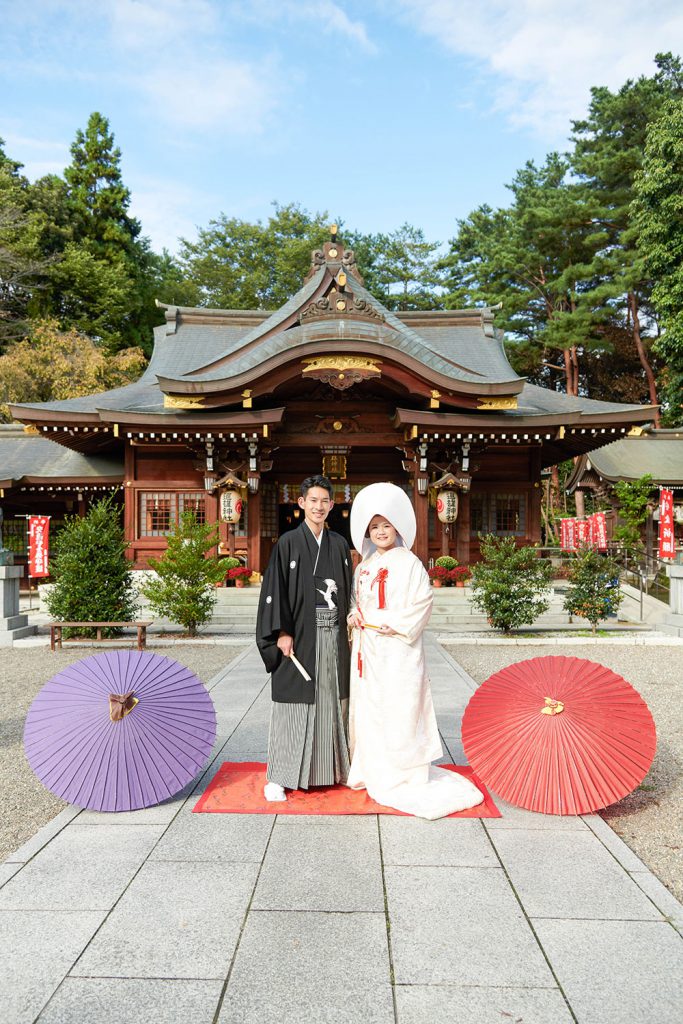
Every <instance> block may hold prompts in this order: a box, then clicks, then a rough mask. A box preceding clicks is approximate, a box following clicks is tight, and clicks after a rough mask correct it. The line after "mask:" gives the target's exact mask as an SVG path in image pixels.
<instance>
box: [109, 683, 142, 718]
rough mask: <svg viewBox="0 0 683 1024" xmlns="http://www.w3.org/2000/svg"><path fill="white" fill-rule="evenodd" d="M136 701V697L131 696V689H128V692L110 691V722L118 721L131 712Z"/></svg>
mask: <svg viewBox="0 0 683 1024" xmlns="http://www.w3.org/2000/svg"><path fill="white" fill-rule="evenodd" d="M138 703H139V701H138V698H137V697H135V696H133V691H132V690H129V691H128V693H110V694H109V717H110V718H111V720H112V722H120V721H121V719H122V718H125V717H126V715H129V714H130V713H131V711H132V710H133V708H134V707H135V705H136V704H138Z"/></svg>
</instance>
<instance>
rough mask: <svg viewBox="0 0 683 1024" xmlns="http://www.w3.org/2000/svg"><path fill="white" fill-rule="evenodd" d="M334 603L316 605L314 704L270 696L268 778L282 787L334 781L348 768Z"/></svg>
mask: <svg viewBox="0 0 683 1024" xmlns="http://www.w3.org/2000/svg"><path fill="white" fill-rule="evenodd" d="M338 621H339V612H338V609H337V608H325V607H318V608H316V644H315V660H316V673H315V674H316V688H315V703H314V704H290V703H287V704H286V703H280V702H276V701H274V702H273V705H272V709H271V716H270V738H269V744H268V771H267V777H268V781H269V782H277V783H279V784H280V785H281V786H284V787H285V788H286V789H308V788H309V786H332V785H334V784H335V783H337V782H346V779H347V776H348V774H349V753H348V742H347V728H348V727H347V723H348V700H340V699H339V680H338V642H337V635H338V634H337V624H338Z"/></svg>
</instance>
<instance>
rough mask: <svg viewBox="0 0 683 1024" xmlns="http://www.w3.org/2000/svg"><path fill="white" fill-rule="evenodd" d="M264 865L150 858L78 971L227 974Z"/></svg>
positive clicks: (79, 973) (96, 973)
mask: <svg viewBox="0 0 683 1024" xmlns="http://www.w3.org/2000/svg"><path fill="white" fill-rule="evenodd" d="M257 871H258V865H256V864H231V865H229V866H226V865H225V864H199V863H196V862H194V863H189V864H188V863H178V862H177V861H174V862H173V863H165V862H163V861H157V862H154V863H147V864H145V865H144V867H143V868H142V869H141V870H140V872H139V873H138V874H137V875H136V877H135V879H134V881H133V882H132V883H131V885H130V886H129V887H128V889H127V890H126V893H125V894H124V896H123V897H122V898H121V900H120V902H119V903H118V905H117V906H116V907H115V909H114V910H113V911H112V913H111V914H110V915H109V917H108V918H107V920H106V922H105V924H104V925H103V927H102V928H101V930H100V931H99V932H98V934H97V935H96V937H95V938H94V940H93V941H92V942H91V943H90V945H89V946H88V948H87V950H86V951H85V953H84V954H83V956H82V957H81V958H80V960H79V961H78V963H77V964H76V965H75V967H74V969H73V971H72V972H71V973H72V975H73V976H74V977H109V978H129V977H137V978H205V979H209V978H225V976H226V974H227V971H228V967H229V965H230V960H231V958H232V955H233V952H234V949H235V945H236V943H237V939H238V936H239V932H240V927H241V925H242V922H243V920H244V914H245V912H246V909H247V906H248V903H249V899H250V897H251V894H252V892H253V888H254V882H255V880H256V874H257Z"/></svg>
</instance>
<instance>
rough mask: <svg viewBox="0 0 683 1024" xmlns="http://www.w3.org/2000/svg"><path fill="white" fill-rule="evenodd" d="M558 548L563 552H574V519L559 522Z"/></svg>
mask: <svg viewBox="0 0 683 1024" xmlns="http://www.w3.org/2000/svg"><path fill="white" fill-rule="evenodd" d="M560 547H561V549H562V550H563V551H576V519H561V520H560Z"/></svg>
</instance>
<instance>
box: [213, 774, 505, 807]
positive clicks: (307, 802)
mask: <svg viewBox="0 0 683 1024" xmlns="http://www.w3.org/2000/svg"><path fill="white" fill-rule="evenodd" d="M439 768H447V769H448V770H449V771H453V772H459V773H460V775H464V776H465V777H466V778H468V779H472V782H474V784H475V785H476V786H477V787H478V788H479V789H480V790H481V791H482V793H484V794H485V798H484V802H483V803H482V804H479V806H478V807H470V808H469V809H468V810H466V811H458V812H457V813H456V814H449V815H448V817H449V818H500V816H501V814H500V811H499V810H498V808H497V807H496V805H495V804H494V802H493V800H492V798H491V796H490V794H489V792H488V790H487V789H486V787H485V786H484V785H483V784H482V783H481V782H480V781H479V779H478V778H477V776H476V775H475V774H474V772H473V771H472V769H471V768H467V767H464V766H461V765H452V764H443V765H439ZM265 782H266V766H265V764H262V763H261V762H259V761H224V762H223V764H222V765H221V766H220V768H219V769H218V771H217V773H216V775H215V776H214V778H213V780H212V781H211V782H210V783H209V786H208V788H207V790H206V792H204V793H203V794H202V796H201V797H200V798H199V800H198V801H197V804H196V806H195V807H194V808H193V810H194V812H195V814H196V813H198V812H203V813H208V814H401V815H403V811H395V810H394V809H393V807H383V806H382V804H376V803H375V801H374V800H371V799H370V797H369V796H368V794H367V793H366V791H365V790H364V789H347V787H346V786H316V787H314V788H313V789H311V790H309V791H308V792H306V791H305V790H302V789H298V790H295V791H294V792H288V793H287V800H286V801H284V802H282V803H268V801H267V800H266V799H265V798H264V796H263V787H264V785H265ZM403 816H404V817H409V815H403Z"/></svg>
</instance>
